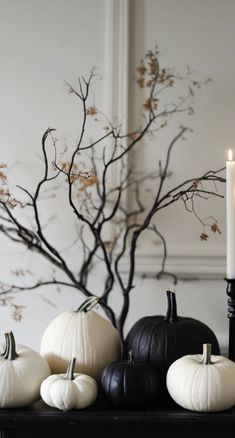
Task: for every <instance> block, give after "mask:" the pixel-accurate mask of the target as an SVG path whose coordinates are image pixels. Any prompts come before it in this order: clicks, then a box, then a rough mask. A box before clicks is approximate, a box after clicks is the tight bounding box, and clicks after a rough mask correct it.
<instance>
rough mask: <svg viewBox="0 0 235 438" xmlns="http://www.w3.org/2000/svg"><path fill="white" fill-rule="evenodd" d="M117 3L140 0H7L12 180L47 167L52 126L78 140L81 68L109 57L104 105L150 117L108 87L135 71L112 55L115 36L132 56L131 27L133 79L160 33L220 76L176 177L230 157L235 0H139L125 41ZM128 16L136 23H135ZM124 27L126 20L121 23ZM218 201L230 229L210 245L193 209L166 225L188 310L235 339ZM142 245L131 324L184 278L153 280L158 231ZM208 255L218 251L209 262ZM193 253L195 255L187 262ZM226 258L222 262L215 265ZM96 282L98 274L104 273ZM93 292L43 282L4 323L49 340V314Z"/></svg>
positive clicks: (188, 61) (200, 109) (13, 263)
mask: <svg viewBox="0 0 235 438" xmlns="http://www.w3.org/2000/svg"><path fill="white" fill-rule="evenodd" d="M114 6H115V7H117V6H119V8H117V9H116V14H119V18H120V17H121V16H122V14H123V13H125V11H127V9H128V8H126V6H128V1H127V0H126V1H125V0H123V1H122V0H120V1H119V0H114V1H112V0H106V1H105V0H83V1H82V0H41V1H40V2H38V1H37V0H20V1H17V0H11V1H8V0H0V54H1V73H0V75H1V81H0V97H1V98H0V120H1V124H0V138H1V157H0V161H1V162H7V163H8V164H9V165H10V170H9V178H10V179H11V181H12V182H14V183H16V182H17V183H19V184H22V185H24V186H28V187H29V186H31V185H32V186H33V185H34V184H35V181H36V178H37V177H38V176H40V175H41V160H40V158H39V155H40V141H41V136H42V133H43V132H44V131H45V129H47V127H48V126H52V127H57V128H58V134H57V135H58V138H59V140H60V141H61V142H62V143H63V142H64V143H67V142H69V143H70V144H73V143H74V141H75V139H76V136H77V133H78V128H79V125H78V124H77V120H78V119H79V112H78V109H77V105H76V102H75V101H74V100H73V99H72V98H71V96H69V95H68V93H67V92H66V90H65V86H64V80H67V81H69V82H72V83H75V81H76V78H77V76H78V75H82V74H85V75H86V74H87V73H88V72H89V69H90V67H91V66H92V65H96V66H98V68H99V72H100V77H101V78H100V79H98V80H97V84H96V85H97V86H96V102H97V103H98V105H99V107H103V108H104V109H109V110H110V111H113V108H114V107H115V108H117V107H118V108H119V110H120V108H121V109H123V108H124V109H125V105H126V107H127V106H129V110H130V112H131V114H132V115H133V116H134V117H137V116H138V112H137V114H136V115H135V113H134V107H135V101H134V100H132V101H131V102H130V101H129V102H127V103H126V102H125V99H126V96H125V95H124V96H122V97H121V99H120V100H121V102H119V105H117V102H116V105H113V106H112V105H111V104H110V102H107V96H109V99H111V98H112V99H116V100H117V95H118V93H119V94H120V95H121V91H120V90H123V87H122V86H123V85H125V83H126V82H125V81H126V80H127V78H125V71H127V70H125V71H120V67H119V65H118V62H119V61H118V60H116V64H115V63H114V64H112V65H111V63H112V62H113V60H112V59H111V58H112V48H111V46H112V44H114V43H115V44H116V46H118V44H119V46H120V47H122V50H121V55H120V56H124V55H125V56H126V55H127V51H125V48H124V47H125V44H124V43H125V39H124V40H123V38H126V39H127V40H128V38H130V46H129V58H128V59H129V61H130V65H129V71H130V73H129V79H131V78H132V73H131V71H133V67H134V65H136V63H137V62H138V60H139V58H140V57H142V56H143V53H144V51H145V50H146V49H148V48H153V47H154V45H155V42H156V41H157V42H158V45H159V47H160V50H161V53H162V55H161V57H162V62H164V63H166V64H167V65H169V66H173V67H176V68H177V70H178V71H179V72H181V71H182V69H183V68H184V67H185V66H187V65H190V66H191V68H192V69H193V70H195V72H196V76H197V77H199V78H205V77H208V76H210V77H212V78H213V79H214V82H213V83H212V84H211V85H208V86H207V87H206V88H205V89H203V90H202V91H200V93H199V94H198V96H197V99H196V100H195V109H196V113H195V116H194V117H193V119H191V120H190V126H192V127H193V128H194V133H193V134H190V136H188V141H187V142H185V143H184V144H180V145H179V146H178V149H177V152H175V154H174V156H173V158H174V160H173V165H172V170H173V171H174V174H175V175H174V177H175V178H176V180H177V178H179V176H180V177H182V178H186V177H187V175H191V174H192V173H193V174H196V175H198V174H199V175H200V173H201V172H204V171H205V170H208V169H209V168H215V169H216V168H220V167H223V166H224V163H225V159H226V149H227V148H228V147H232V146H233V143H234V129H233V115H234V112H235V111H234V110H235V108H234V106H235V96H234V83H233V79H234V76H235V75H234V74H235V71H234V70H235V63H234V51H235V49H234V44H233V42H234V40H235V23H234V21H235V3H234V1H233V0H224V1H223V2H221V1H220V0H198V1H197V2H195V1H194V0H177V1H175V0H144V1H143V0H131V1H130V11H129V12H130V26H128V32H127V34H126V35H122V37H123V38H122V40H121V38H120V35H116V34H115V28H112V19H113V17H111V15H109V14H112V8H113V7H114ZM114 9H115V8H114ZM123 11H124V12H123ZM122 25H123V29H125V24H122ZM117 28H118V26H117ZM120 28H121V25H120V26H119V32H120ZM116 50H117V47H116ZM118 69H119V70H118ZM109 75H112V76H113V75H116V76H117V77H119V79H120V83H119V87H120V88H119V89H115V90H112V91H113V94H112V93H111V92H110V88H109V87H110V85H111V84H112V80H113V77H112V78H111V80H110V78H109ZM107 84H108V85H107ZM184 122H185V121H184ZM187 122H188V120H187ZM170 129H172V132H171V131H168V133H170V134H168V135H171V133H172V134H174V130H175V129H176V126H175V125H174V124H173V127H172V128H170ZM162 141H164V139H163V140H162ZM153 147H155V144H153V142H151V144H150V146H149V150H150V151H151V153H150V152H147V154H145V155H144V156H142V157H141V158H140V159H141V162H145V163H146V166H147V167H148V165H149V162H150V160H151V161H153V156H152V151H153ZM161 153H162V152H161ZM156 160H157V155H156ZM156 162H157V161H156ZM11 166H12V167H11ZM173 182H174V180H173ZM210 208H213V209H214V210H215V216H216V217H218V219H219V221H220V223H221V228H222V235H221V236H220V237H219V236H218V237H216V238H215V239H214V240H213V239H211V241H210V242H208V243H206V245H207V246H206V247H205V244H203V245H204V246H202V244H201V243H200V241H199V239H198V234H199V228H198V226H197V224H195V226H194V225H193V224H192V222H193V221H192V220H190V219H191V218H188V216H187V217H186V215H185V213H181V212H180V211H179V210H178V209H177V210H176V211H175V212H172V213H171V214H169V213H167V214H166V215H165V216H163V217H162V219H161V221H162V224H165V225H166V227H165V233H167V234H168V235H169V239H170V242H169V248H170V250H171V252H172V254H173V255H174V257H175V258H176V259H177V258H178V260H179V264H180V267H179V268H178V270H179V272H180V274H181V278H182V279H181V280H180V281H179V283H178V286H177V294H178V308H179V314H184V315H186V314H188V315H189V316H194V317H195V318H198V319H201V320H203V321H204V322H205V323H207V324H208V325H210V326H211V328H213V329H214V330H215V332H216V334H217V335H218V337H219V340H220V341H221V343H222V344H223V346H225V345H226V342H227V334H228V328H227V326H228V324H227V319H226V293H225V288H226V286H225V282H224V281H223V277H224V276H225V224H224V221H225V203H224V201H220V202H219V203H215V204H212V207H210ZM214 210H213V211H214ZM181 215H183V216H181ZM172 217H173V218H174V222H173V223H172ZM182 218H183V219H182ZM179 223H181V224H182V223H183V228H182V227H178V224H179ZM173 224H174V225H176V226H177V230H175V229H174V227H173ZM182 233H184V234H182ZM182 236H183V237H182ZM140 249H141V251H140V263H139V265H138V266H139V268H138V271H139V276H137V279H136V288H135V290H134V291H133V292H132V295H131V300H132V304H131V311H130V315H129V318H128V321H127V326H126V329H128V328H129V327H130V326H131V324H132V323H133V322H134V321H135V320H136V319H137V318H139V317H141V316H142V315H144V314H147V313H154V311H156V313H163V312H164V311H165V301H166V300H165V293H164V290H165V288H166V287H168V286H172V284H169V281H167V280H162V281H161V282H156V281H155V280H151V279H148V280H145V283H144V282H143V280H142V279H141V270H142V269H141V266H143V262H144V260H145V259H144V257H147V263H148V265H149V266H150V268H149V269H148V268H147V269H146V270H148V271H149V273H153V272H154V267H155V258H154V257H155V253H156V248H155V247H153V246H152V244H151V241H147V242H144V243H143V247H142V248H140ZM177 251H178V252H179V255H178V253H177ZM203 254H204V256H205V254H206V257H205V259H203V262H202V263H200V260H201V257H202V256H203ZM0 256H1V266H0V276H1V278H2V279H5V278H9V275H11V270H12V267H14V268H16V267H17V266H18V267H20V266H19V265H20V263H19V257H21V253H20V252H18V249H14V254H12V251H11V250H10V248H9V245H8V242H6V240H5V239H3V238H2V237H1V249H0ZM218 256H219V261H218ZM175 258H174V263H175ZM20 260H21V259H20ZM184 260H187V261H188V260H190V261H191V262H190V263H189V266H187V267H186V268H185V265H184V263H185V262H184ZM26 262H27V263H29V266H30V269H34V268H35V269H36V270H37V271H39V272H40V271H41V269H43V270H44V274H45V272H46V267H45V265H37V266H35V263H34V262H33V261H32V259H31V257H28V259H27V258H26ZM195 264H197V269H196V276H197V280H193V281H189V280H185V277H187V278H188V277H190V276H191V275H190V273H191V270H192V273H193V276H194V274H195V272H194V265H195ZM215 264H216V269H213V266H215ZM198 265H199V267H198ZM202 266H203V267H205V269H204V272H203V277H204V278H205V277H207V273H209V278H210V279H209V280H208V279H207V280H205V279H200V276H201V274H202V270H203V269H202ZM98 280H99V281H102V279H98ZM94 281H96V282H97V279H95V280H94ZM81 299H82V298H81V297H80V296H79V295H78V294H77V293H76V292H74V293H73V292H72V291H71V290H66V291H61V292H58V291H57V290H54V291H53V290H51V289H50V291H49V290H45V288H44V289H41V290H39V291H38V292H36V291H34V292H27V293H26V292H25V293H22V294H20V295H19V296H17V297H16V301H17V302H18V303H20V304H21V303H22V304H24V305H25V306H26V308H25V309H24V318H23V320H22V321H21V322H20V323H16V322H14V321H12V319H11V317H10V311H9V309H8V308H7V307H1V308H0V319H1V329H2V331H4V330H5V329H9V328H12V329H13V330H14V332H15V333H16V336H17V339H18V342H21V343H26V344H28V345H32V346H33V345H34V346H35V348H39V343H40V338H41V335H42V332H43V330H44V328H45V326H46V325H47V324H48V322H49V321H50V320H51V319H52V318H53V317H54V316H55V315H56V314H58V313H60V312H61V311H63V310H64V309H65V308H73V307H76V306H77V304H78V303H79V302H80V301H81ZM45 301H50V302H52V303H53V304H52V305H50V304H48V303H47V302H45ZM154 309H155V310H154Z"/></svg>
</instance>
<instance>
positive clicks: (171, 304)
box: [164, 289, 178, 323]
mask: <svg viewBox="0 0 235 438" xmlns="http://www.w3.org/2000/svg"><path fill="white" fill-rule="evenodd" d="M166 294H167V312H166V316H165V318H164V319H165V321H166V322H170V323H172V322H177V321H178V316H177V304H176V296H175V290H174V289H167V290H166Z"/></svg>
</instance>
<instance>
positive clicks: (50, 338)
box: [41, 297, 121, 379]
mask: <svg viewBox="0 0 235 438" xmlns="http://www.w3.org/2000/svg"><path fill="white" fill-rule="evenodd" d="M97 302H98V298H96V297H92V298H89V299H88V300H86V301H85V302H84V303H83V304H82V305H81V306H80V307H79V308H78V310H76V311H67V312H64V313H62V314H61V315H59V316H57V318H55V319H54V320H53V321H52V322H51V323H50V324H49V326H48V327H47V328H46V330H45V332H44V334H43V337H42V341H41V355H42V356H43V357H44V358H45V359H46V360H47V361H48V363H49V365H50V368H51V370H52V373H65V372H66V369H67V366H68V363H69V361H70V359H71V357H75V358H76V366H75V372H79V373H85V374H88V375H89V376H92V377H94V378H95V379H99V378H100V375H101V372H102V370H103V369H104V368H105V367H106V366H107V365H108V364H109V363H111V362H113V361H115V360H118V359H119V358H120V355H121V342H120V337H119V334H118V332H117V330H116V329H115V328H114V327H113V325H112V324H111V323H110V322H109V321H108V320H107V319H105V318H103V317H102V316H100V315H99V314H98V313H97V312H95V311H94V310H92V308H93V307H94V306H96V305H97Z"/></svg>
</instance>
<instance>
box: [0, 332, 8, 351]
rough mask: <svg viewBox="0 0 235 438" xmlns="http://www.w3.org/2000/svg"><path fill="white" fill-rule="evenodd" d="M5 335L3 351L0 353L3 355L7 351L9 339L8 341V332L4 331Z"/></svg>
mask: <svg viewBox="0 0 235 438" xmlns="http://www.w3.org/2000/svg"><path fill="white" fill-rule="evenodd" d="M4 336H5V348H4V350H3V352H2V353H1V356H3V357H5V355H6V354H8V352H9V341H8V333H4Z"/></svg>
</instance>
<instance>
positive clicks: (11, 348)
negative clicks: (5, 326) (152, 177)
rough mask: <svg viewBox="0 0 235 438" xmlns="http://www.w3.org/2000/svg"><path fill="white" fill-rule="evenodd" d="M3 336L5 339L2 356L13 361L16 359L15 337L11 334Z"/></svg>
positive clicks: (7, 333)
mask: <svg viewBox="0 0 235 438" xmlns="http://www.w3.org/2000/svg"><path fill="white" fill-rule="evenodd" d="M4 334H5V339H6V348H5V351H4V353H3V355H2V356H3V357H4V359H6V360H14V359H16V358H17V357H18V354H17V353H16V343H15V337H14V335H13V333H12V332H6V333H4Z"/></svg>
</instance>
